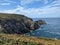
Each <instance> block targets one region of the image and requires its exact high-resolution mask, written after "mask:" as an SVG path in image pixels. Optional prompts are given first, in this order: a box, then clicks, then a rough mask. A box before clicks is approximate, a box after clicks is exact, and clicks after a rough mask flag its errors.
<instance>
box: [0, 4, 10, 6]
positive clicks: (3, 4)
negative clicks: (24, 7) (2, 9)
mask: <svg viewBox="0 0 60 45" xmlns="http://www.w3.org/2000/svg"><path fill="white" fill-rule="evenodd" d="M10 4H11V3H1V4H0V5H1V6H4V5H10Z"/></svg>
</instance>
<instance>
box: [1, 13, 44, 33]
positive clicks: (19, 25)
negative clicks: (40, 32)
mask: <svg viewBox="0 0 60 45" xmlns="http://www.w3.org/2000/svg"><path fill="white" fill-rule="evenodd" d="M42 24H45V21H43V20H39V21H35V22H34V21H33V20H32V19H31V18H29V17H26V16H24V15H20V14H6V13H0V29H2V32H4V33H9V34H14V33H17V34H24V33H28V32H30V31H33V30H36V29H38V28H40V26H41V25H42Z"/></svg>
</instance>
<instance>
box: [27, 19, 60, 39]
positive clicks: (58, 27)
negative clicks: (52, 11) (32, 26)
mask: <svg viewBox="0 0 60 45" xmlns="http://www.w3.org/2000/svg"><path fill="white" fill-rule="evenodd" d="M33 20H34V21H36V20H44V21H45V22H46V23H47V24H46V25H41V27H40V28H39V29H37V30H35V31H32V32H30V33H28V35H30V36H37V37H46V38H56V39H60V18H33Z"/></svg>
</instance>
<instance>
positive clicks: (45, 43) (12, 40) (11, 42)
mask: <svg viewBox="0 0 60 45" xmlns="http://www.w3.org/2000/svg"><path fill="white" fill-rule="evenodd" d="M0 45H60V40H54V39H48V38H37V37H33V36H26V35H19V34H0Z"/></svg>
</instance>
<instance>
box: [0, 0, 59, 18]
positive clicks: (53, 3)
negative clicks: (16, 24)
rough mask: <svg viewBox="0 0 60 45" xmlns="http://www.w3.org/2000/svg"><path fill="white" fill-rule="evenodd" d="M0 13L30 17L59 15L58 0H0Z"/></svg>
mask: <svg viewBox="0 0 60 45" xmlns="http://www.w3.org/2000/svg"><path fill="white" fill-rule="evenodd" d="M0 13H16V14H23V15H25V16H28V17H31V18H50V17H51V18H52V17H60V0H0Z"/></svg>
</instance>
